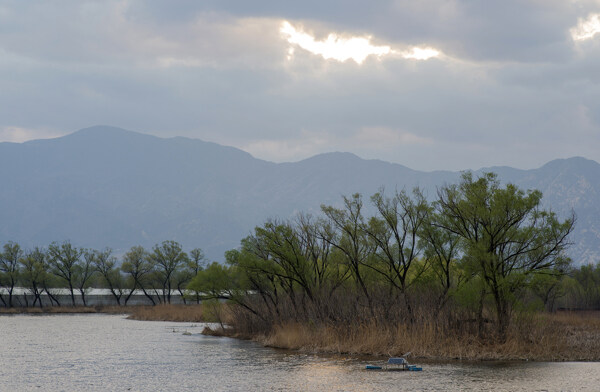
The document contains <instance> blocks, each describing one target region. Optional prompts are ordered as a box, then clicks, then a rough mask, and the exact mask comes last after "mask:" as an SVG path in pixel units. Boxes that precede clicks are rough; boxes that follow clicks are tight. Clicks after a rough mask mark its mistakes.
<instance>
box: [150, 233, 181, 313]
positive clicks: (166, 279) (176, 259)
mask: <svg viewBox="0 0 600 392" xmlns="http://www.w3.org/2000/svg"><path fill="white" fill-rule="evenodd" d="M149 259H150V260H151V261H152V262H153V263H154V265H155V268H156V271H155V272H156V277H157V279H158V281H159V282H160V284H161V286H162V301H163V303H171V290H172V289H173V288H174V287H175V286H176V284H175V282H174V278H175V273H176V271H177V270H178V269H179V268H180V267H181V266H182V265H185V264H186V263H187V262H188V260H189V258H188V255H187V254H186V253H185V252H184V251H183V250H182V247H181V245H180V244H179V243H178V242H175V241H163V242H162V243H161V244H160V245H155V246H154V248H152V253H150V255H149Z"/></svg>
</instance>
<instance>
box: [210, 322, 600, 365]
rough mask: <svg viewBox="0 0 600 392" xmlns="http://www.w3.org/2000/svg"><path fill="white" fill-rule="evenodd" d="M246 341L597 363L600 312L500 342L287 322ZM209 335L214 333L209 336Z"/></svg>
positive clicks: (432, 331)
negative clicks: (267, 332)
mask: <svg viewBox="0 0 600 392" xmlns="http://www.w3.org/2000/svg"><path fill="white" fill-rule="evenodd" d="M220 332H221V333H223V334H224V335H228V336H234V337H242V338H251V339H253V340H256V341H258V342H261V343H262V344H264V345H266V346H270V347H277V348H285V349H292V350H300V351H308V352H320V353H342V354H353V355H374V356H400V355H403V354H404V353H407V352H411V353H412V357H413V358H421V359H439V360H454V359H460V360H535V361H598V360H600V312H596V313H593V312H590V313H584V314H580V313H570V312H560V313H555V314H535V315H530V316H528V317H523V318H521V319H519V320H517V322H515V325H514V326H513V327H511V329H510V331H509V334H508V336H507V339H506V340H505V341H504V342H497V341H493V340H489V339H488V340H481V339H478V338H477V337H474V336H473V335H469V334H464V335H458V334H457V335H453V336H440V334H439V333H438V332H437V330H436V327H435V326H434V325H422V326H419V327H418V328H416V327H412V328H411V327H409V326H407V325H398V326H396V327H393V328H392V327H389V326H388V327H377V326H375V325H371V324H363V325H349V326H345V327H333V326H314V325H305V324H298V323H287V324H284V325H280V326H277V327H275V328H274V329H273V331H272V332H271V333H269V334H268V335H256V336H248V335H245V336H237V335H236V334H235V332H234V330H225V331H220ZM211 334H214V332H211Z"/></svg>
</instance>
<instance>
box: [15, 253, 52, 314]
mask: <svg viewBox="0 0 600 392" xmlns="http://www.w3.org/2000/svg"><path fill="white" fill-rule="evenodd" d="M21 265H22V266H23V272H22V274H21V278H22V281H23V284H25V285H26V287H28V288H29V291H31V294H32V295H33V298H34V299H33V305H32V306H34V307H35V304H36V303H38V304H39V306H40V308H41V307H42V306H43V305H42V297H41V294H42V291H43V289H44V281H45V280H46V279H47V278H46V275H47V273H48V272H47V264H46V252H45V251H44V250H42V249H40V248H37V247H36V248H35V249H33V250H32V251H31V252H28V253H27V254H26V255H25V257H23V258H22V259H21Z"/></svg>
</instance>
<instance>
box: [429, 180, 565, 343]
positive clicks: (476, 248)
mask: <svg viewBox="0 0 600 392" xmlns="http://www.w3.org/2000/svg"><path fill="white" fill-rule="evenodd" d="M438 197H439V199H438V201H437V203H436V208H437V210H438V212H439V214H440V216H441V219H440V220H439V221H438V222H437V223H436V224H437V225H438V227H440V228H442V229H444V230H447V231H449V232H451V233H453V234H455V235H457V236H459V237H460V239H461V246H462V252H463V257H464V260H465V263H466V264H465V265H466V268H468V269H470V270H471V271H473V273H475V274H477V275H478V276H480V277H481V279H482V280H483V282H484V284H485V285H486V287H487V289H488V290H489V292H490V293H491V295H492V297H493V299H494V304H495V313H496V317H497V322H498V328H497V332H498V335H499V337H500V338H501V339H504V338H505V336H506V330H507V328H508V325H509V320H510V313H511V310H512V305H514V303H515V302H516V300H517V294H518V291H519V290H520V289H521V288H522V287H523V283H524V282H525V281H526V279H528V278H529V276H530V275H532V274H535V273H537V272H540V271H544V270H548V269H556V268H561V265H562V264H564V263H565V262H566V260H567V259H565V258H564V257H563V253H564V251H565V250H566V249H567V247H568V246H569V245H570V242H569V241H568V235H569V234H570V233H571V231H572V230H573V225H574V223H575V216H574V214H572V215H571V217H570V218H569V219H567V220H565V221H563V222H560V221H559V220H558V219H557V218H556V215H555V214H554V213H552V212H550V211H545V210H542V209H541V208H540V202H541V198H542V194H541V192H540V191H528V192H524V191H522V190H520V189H519V188H518V187H517V186H515V185H513V184H508V185H506V186H505V187H501V186H500V183H499V181H498V179H497V176H496V175H495V174H493V173H484V174H483V175H482V176H480V177H479V178H473V175H472V174H471V173H469V172H467V173H464V174H463V176H462V180H461V182H460V183H459V184H455V185H449V186H444V187H442V188H441V189H439V190H438Z"/></svg>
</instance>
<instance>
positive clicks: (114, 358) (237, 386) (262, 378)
mask: <svg viewBox="0 0 600 392" xmlns="http://www.w3.org/2000/svg"><path fill="white" fill-rule="evenodd" d="M202 327H203V325H200V324H196V325H192V324H189V323H171V322H148V321H131V320H126V319H125V318H124V316H114V315H53V316H21V315H20V316H2V317H0V390H2V391H23V390H86V391H95V390H98V391H100V390H114V391H128V390H131V391H150V390H152V391H156V390H164V391H185V390H190V391H192V390H193V391H198V390H206V391H265V390H267V391H313V390H327V391H390V390H394V391H402V390H425V391H446V390H464V391H480V390H497V391H504V390H524V391H531V390H548V391H554V390H557V391H558V390H572V391H579V390H590V391H597V390H600V363H532V362H523V363H515V362H513V363H442V364H440V363H425V364H424V366H423V372H369V371H366V370H364V366H365V364H366V363H367V361H365V360H360V359H353V358H344V357H340V356H318V355H309V354H298V353H291V352H288V351H282V350H274V349H269V348H264V347H261V346H260V345H258V344H256V343H252V342H246V341H239V340H235V339H227V338H216V337H209V336H202V335H200V334H199V333H200V331H201V330H202ZM185 331H189V332H191V333H192V335H191V336H186V335H183V334H182V333H183V332H185Z"/></svg>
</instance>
